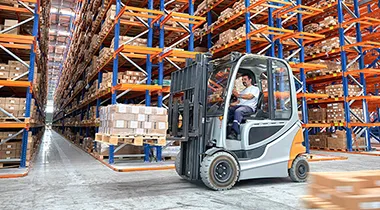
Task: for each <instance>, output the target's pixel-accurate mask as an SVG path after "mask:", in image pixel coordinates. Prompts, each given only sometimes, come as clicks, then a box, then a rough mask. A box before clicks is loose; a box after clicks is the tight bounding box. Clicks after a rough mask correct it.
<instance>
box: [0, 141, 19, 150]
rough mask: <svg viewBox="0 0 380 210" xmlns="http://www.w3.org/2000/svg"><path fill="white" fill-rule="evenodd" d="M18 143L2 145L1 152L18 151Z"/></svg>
mask: <svg viewBox="0 0 380 210" xmlns="http://www.w3.org/2000/svg"><path fill="white" fill-rule="evenodd" d="M16 149H17V143H16V142H9V143H8V142H7V143H4V144H2V145H1V150H16Z"/></svg>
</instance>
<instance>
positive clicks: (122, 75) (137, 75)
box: [100, 71, 145, 89]
mask: <svg viewBox="0 0 380 210" xmlns="http://www.w3.org/2000/svg"><path fill="white" fill-rule="evenodd" d="M144 79H145V74H144V73H142V72H140V71H125V72H119V73H118V74H117V83H122V84H137V83H140V82H141V81H143V80H144ZM109 87H112V72H108V73H104V74H103V80H102V83H101V84H100V89H105V88H109Z"/></svg>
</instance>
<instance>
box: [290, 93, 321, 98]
mask: <svg viewBox="0 0 380 210" xmlns="http://www.w3.org/2000/svg"><path fill="white" fill-rule="evenodd" d="M302 97H305V98H328V97H329V95H328V94H320V93H298V94H297V98H302Z"/></svg>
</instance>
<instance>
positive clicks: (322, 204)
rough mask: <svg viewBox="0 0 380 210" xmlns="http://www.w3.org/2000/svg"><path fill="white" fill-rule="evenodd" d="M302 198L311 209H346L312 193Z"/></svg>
mask: <svg viewBox="0 0 380 210" xmlns="http://www.w3.org/2000/svg"><path fill="white" fill-rule="evenodd" d="M301 199H302V201H303V203H304V204H305V205H306V207H307V208H310V209H328V210H344V209H343V208H341V207H339V206H337V205H334V204H332V203H331V202H329V201H325V200H322V199H320V198H318V197H314V196H312V195H306V196H303V197H302V198H301Z"/></svg>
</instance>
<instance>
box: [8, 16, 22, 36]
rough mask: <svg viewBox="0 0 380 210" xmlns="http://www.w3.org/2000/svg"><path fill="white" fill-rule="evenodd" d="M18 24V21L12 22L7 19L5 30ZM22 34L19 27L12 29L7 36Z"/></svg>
mask: <svg viewBox="0 0 380 210" xmlns="http://www.w3.org/2000/svg"><path fill="white" fill-rule="evenodd" d="M17 24H18V20H11V19H5V20H4V29H7V28H10V27H12V26H14V25H17ZM19 32H20V27H17V28H15V29H12V30H10V31H8V32H7V33H6V34H19Z"/></svg>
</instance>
